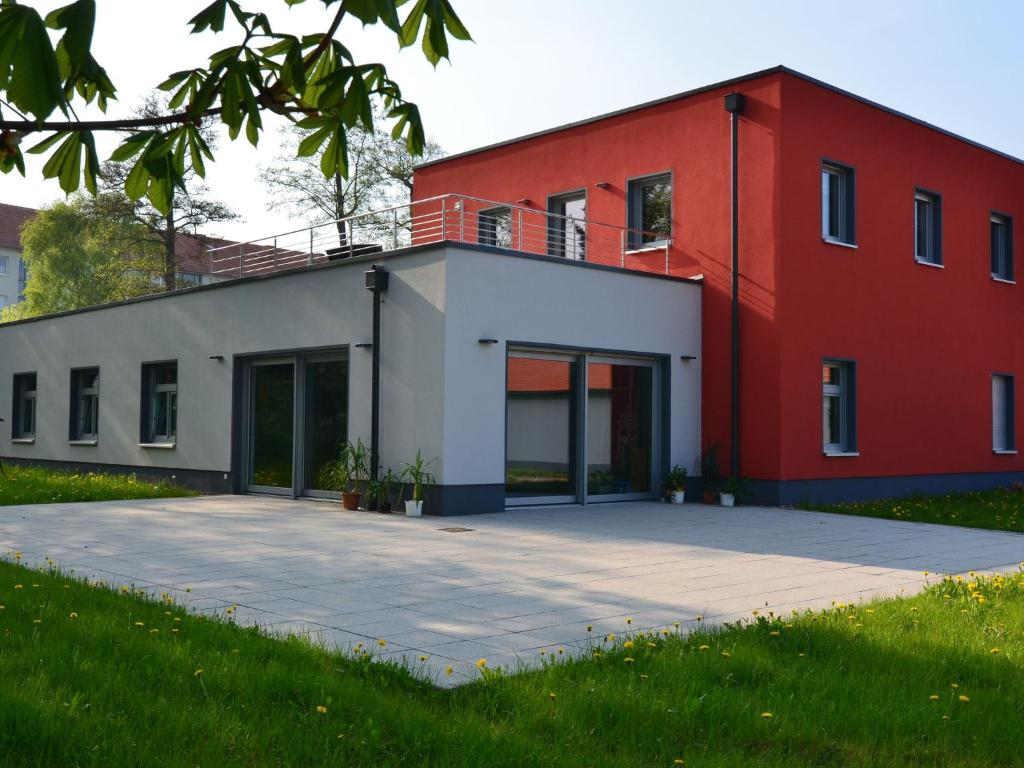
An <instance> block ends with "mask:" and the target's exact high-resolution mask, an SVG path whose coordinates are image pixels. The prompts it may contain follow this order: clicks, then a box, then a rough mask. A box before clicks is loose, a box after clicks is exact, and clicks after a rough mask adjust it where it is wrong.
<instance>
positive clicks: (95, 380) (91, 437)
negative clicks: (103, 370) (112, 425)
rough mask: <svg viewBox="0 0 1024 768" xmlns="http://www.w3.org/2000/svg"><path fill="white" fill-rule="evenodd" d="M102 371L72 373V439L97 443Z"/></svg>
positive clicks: (81, 369) (80, 370)
mask: <svg viewBox="0 0 1024 768" xmlns="http://www.w3.org/2000/svg"><path fill="white" fill-rule="evenodd" d="M99 421H100V369H99V368H79V369H78V370H74V371H72V372H71V439H72V440H75V441H86V442H88V441H95V440H96V439H97V437H98V436H99Z"/></svg>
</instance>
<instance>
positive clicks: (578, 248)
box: [548, 192, 587, 260]
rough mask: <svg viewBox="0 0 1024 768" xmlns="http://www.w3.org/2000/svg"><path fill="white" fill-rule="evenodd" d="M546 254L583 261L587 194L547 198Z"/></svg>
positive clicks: (572, 193) (573, 193) (585, 243)
mask: <svg viewBox="0 0 1024 768" xmlns="http://www.w3.org/2000/svg"><path fill="white" fill-rule="evenodd" d="M548 214H549V215H548V254H549V255H550V256H561V257H562V258H565V259H576V260H583V259H585V258H586V251H587V221H586V219H587V193H586V192H570V193H568V194H564V195H555V196H553V197H549V198H548Z"/></svg>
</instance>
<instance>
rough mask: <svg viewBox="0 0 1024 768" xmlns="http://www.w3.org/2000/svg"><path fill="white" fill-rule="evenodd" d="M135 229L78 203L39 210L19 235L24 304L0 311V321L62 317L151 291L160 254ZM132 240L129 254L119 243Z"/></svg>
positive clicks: (128, 224)
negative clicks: (52, 314)
mask: <svg viewBox="0 0 1024 768" xmlns="http://www.w3.org/2000/svg"><path fill="white" fill-rule="evenodd" d="M137 229H138V225H137V224H131V223H125V222H122V221H118V220H110V219H104V218H99V217H96V216H93V215H91V214H90V212H89V210H88V207H87V206H86V204H85V202H84V201H83V200H82V199H81V198H77V199H74V200H72V201H70V202H59V203H54V204H53V205H51V206H49V207H47V208H43V209H42V210H41V211H39V213H37V214H36V215H35V216H33V217H32V218H31V219H29V220H28V222H26V224H25V226H24V228H23V229H22V231H21V244H22V247H23V251H22V254H21V258H22V259H24V261H25V264H26V266H27V267H28V282H27V283H26V285H25V300H24V301H22V302H20V303H18V304H14V305H11V306H9V307H4V309H3V313H2V319H3V320H4V321H5V322H6V321H10V320H20V319H23V318H26V317H35V316H37V315H44V314H48V313H50V312H64V311H67V310H71V309H80V308H81V307H88V306H92V305H94V304H104V303H106V302H110V301H119V300H121V299H127V298H131V297H132V296H139V295H142V294H146V293H152V292H153V286H154V284H155V283H156V281H157V280H158V279H159V276H160V274H161V271H162V260H161V257H160V252H159V250H158V249H157V248H155V247H154V246H153V244H152V243H151V242H150V243H147V242H146V240H145V238H144V237H141V235H142V233H141V232H138V231H133V230H137ZM133 240H136V241H137V242H138V245H136V246H135V248H134V249H133V250H130V251H125V250H123V249H124V246H125V243H128V242H131V241H133Z"/></svg>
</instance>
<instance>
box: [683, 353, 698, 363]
mask: <svg viewBox="0 0 1024 768" xmlns="http://www.w3.org/2000/svg"><path fill="white" fill-rule="evenodd" d="M679 359H680V360H682V361H683V362H684V363H688V362H690V361H691V360H696V359H697V356H696V355H680V356H679Z"/></svg>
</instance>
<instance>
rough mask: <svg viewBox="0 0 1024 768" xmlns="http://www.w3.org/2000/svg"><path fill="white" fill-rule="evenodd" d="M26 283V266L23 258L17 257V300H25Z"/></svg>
mask: <svg viewBox="0 0 1024 768" xmlns="http://www.w3.org/2000/svg"><path fill="white" fill-rule="evenodd" d="M27 284H28V266H27V265H26V264H25V260H24V259H18V301H24V300H25V286H26V285H27Z"/></svg>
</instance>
